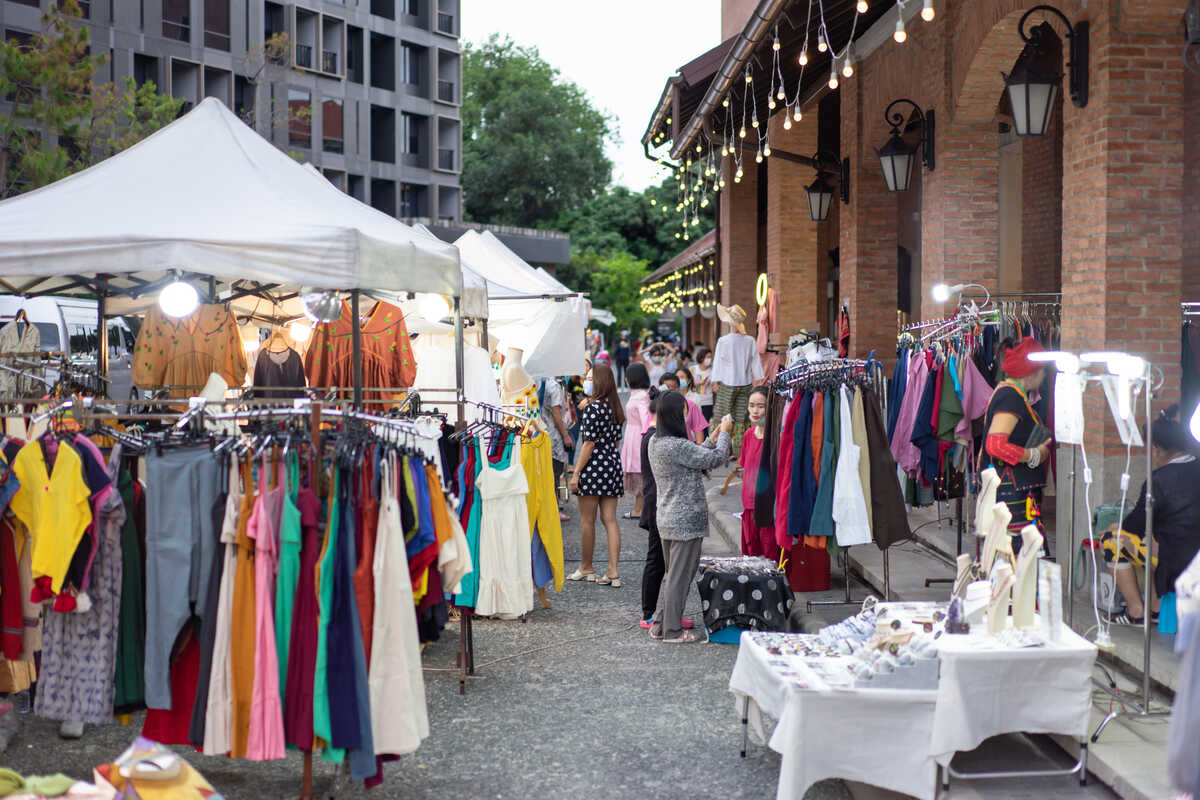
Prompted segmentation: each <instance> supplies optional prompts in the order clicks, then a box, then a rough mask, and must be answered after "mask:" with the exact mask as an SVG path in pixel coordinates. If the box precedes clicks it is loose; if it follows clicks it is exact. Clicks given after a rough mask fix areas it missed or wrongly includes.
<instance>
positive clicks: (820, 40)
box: [817, 33, 829, 53]
mask: <svg viewBox="0 0 1200 800" xmlns="http://www.w3.org/2000/svg"><path fill="white" fill-rule="evenodd" d="M828 49H829V45H827V44H825V34H823V33H818V34H817V51H818V52H821V53H824V52H825V51H826V50H828Z"/></svg>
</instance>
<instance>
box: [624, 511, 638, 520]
mask: <svg viewBox="0 0 1200 800" xmlns="http://www.w3.org/2000/svg"><path fill="white" fill-rule="evenodd" d="M641 518H642V516H641V514H637V515H635V514H634V513H633V512H632V511H626V512H625V513H624V514H622V515H621V519H641Z"/></svg>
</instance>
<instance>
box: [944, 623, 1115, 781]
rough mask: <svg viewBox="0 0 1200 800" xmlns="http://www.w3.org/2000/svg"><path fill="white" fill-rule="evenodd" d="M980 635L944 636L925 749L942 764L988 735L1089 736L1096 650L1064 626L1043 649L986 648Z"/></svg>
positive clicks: (976, 744) (976, 745) (986, 643)
mask: <svg viewBox="0 0 1200 800" xmlns="http://www.w3.org/2000/svg"><path fill="white" fill-rule="evenodd" d="M989 641H994V640H988V639H986V637H982V636H978V635H976V634H975V633H971V634H969V635H967V636H943V637H942V638H941V640H940V647H939V653H940V659H941V677H940V679H939V680H938V692H937V712H936V713H935V715H934V723H933V737H932V739H931V741H930V748H929V749H930V752H931V753H932V754H933V755H934V757H935V758H936V759H937V761H938V763H939V764H942V765H943V766H944V765H946V764H949V763H950V759H951V758H952V757H953V756H954V754H955V753H956V752H959V751H965V750H974V749H975V748H976V747H978V746H979V745H980V743H981V742H983V740H984V739H987V738H989V737H991V736H997V735H999V734H1002V733H1012V732H1014V731H1022V732H1025V733H1062V734H1067V735H1070V736H1074V737H1076V738H1082V737H1083V736H1085V735H1086V734H1087V728H1088V720H1089V719H1090V716H1091V708H1092V665H1093V663H1094V662H1095V660H1096V646H1095V645H1093V644H1092V643H1091V642H1089V641H1087V640H1086V639H1084V638H1083V637H1081V636H1080V635H1079V634H1077V633H1075V632H1074V631H1072V630H1071V629H1069V628H1067V627H1066V626H1065V625H1064V626H1063V629H1062V638H1061V640H1060V641H1058V642H1049V643H1047V644H1046V645H1044V646H1042V647H1028V648H1014V647H1007V648H1000V647H989V646H988V642H989Z"/></svg>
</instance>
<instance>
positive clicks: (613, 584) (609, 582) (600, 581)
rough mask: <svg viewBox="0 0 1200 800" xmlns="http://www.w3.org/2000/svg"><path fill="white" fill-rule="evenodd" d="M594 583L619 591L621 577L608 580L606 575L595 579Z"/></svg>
mask: <svg viewBox="0 0 1200 800" xmlns="http://www.w3.org/2000/svg"><path fill="white" fill-rule="evenodd" d="M596 583H598V584H600V585H601V586H611V587H613V588H614V589H620V588H621V576H619V575H618V576H617V577H615V578H610V577H608V576H607V575H604V576H602V577H599V578H596Z"/></svg>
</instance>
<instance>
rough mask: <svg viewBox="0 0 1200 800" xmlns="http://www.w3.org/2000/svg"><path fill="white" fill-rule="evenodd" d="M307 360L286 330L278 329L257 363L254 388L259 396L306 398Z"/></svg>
mask: <svg viewBox="0 0 1200 800" xmlns="http://www.w3.org/2000/svg"><path fill="white" fill-rule="evenodd" d="M305 385H306V381H305V377H304V360H303V359H302V358H301V357H300V354H299V353H297V352H296V350H295V348H293V347H292V344H291V342H290V340H289V339H288V336H287V334H285V333H284V330H283V328H276V329H275V330H274V331H272V333H271V338H269V339H267V341H266V342H264V343H263V346H262V347H261V348H260V349H259V351H258V357H257V358H256V359H255V361H254V388H255V389H256V390H257V391H255V394H256V395H257V396H259V397H303V396H304V392H303V391H302V390H303V389H304V387H305Z"/></svg>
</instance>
